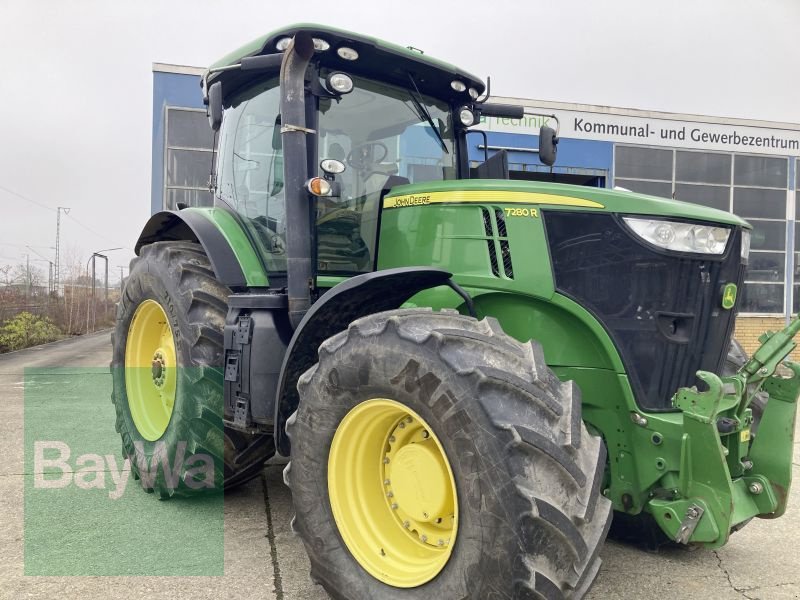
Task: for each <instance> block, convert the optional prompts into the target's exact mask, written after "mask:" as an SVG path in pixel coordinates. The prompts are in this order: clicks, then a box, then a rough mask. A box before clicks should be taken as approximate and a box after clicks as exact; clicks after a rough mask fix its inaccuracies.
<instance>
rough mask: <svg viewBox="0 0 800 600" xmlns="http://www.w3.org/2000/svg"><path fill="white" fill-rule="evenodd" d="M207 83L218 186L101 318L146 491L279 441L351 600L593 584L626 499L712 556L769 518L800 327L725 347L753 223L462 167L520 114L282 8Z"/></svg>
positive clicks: (638, 518) (454, 76) (310, 543)
mask: <svg viewBox="0 0 800 600" xmlns="http://www.w3.org/2000/svg"><path fill="white" fill-rule="evenodd" d="M202 85H203V94H204V97H205V101H206V104H207V107H208V116H209V120H210V124H211V127H212V129H213V130H214V131H215V132H218V144H217V148H216V153H215V161H214V169H213V178H212V183H211V185H212V187H213V191H214V196H215V205H214V206H213V207H206V208H198V207H178V210H175V211H166V212H160V213H158V214H156V215H154V216H153V217H152V218H151V219H150V220H149V222H148V223H147V224H146V225H145V227H144V230H143V231H142V234H141V237H140V238H139V240H138V243H137V245H136V250H137V254H138V258H136V259H135V260H134V261H133V262H132V264H131V271H130V278H129V280H128V282H127V285H126V287H125V290H124V294H123V297H122V301H121V303H120V306H119V313H118V322H117V327H116V332H115V338H114V357H113V365H112V366H113V367H114V368H113V371H114V392H113V394H114V395H113V399H114V403H115V405H116V411H117V423H116V425H117V430H118V431H119V433H120V434H121V436H122V442H123V449H124V452H125V454H126V455H127V456H128V457H130V458H131V461H132V468H133V471H134V474H135V475H138V476H140V477H141V479H142V483H143V485H144V487H146V488H147V489H148V490H150V491H153V492H155V493H156V494H157V495H158V496H160V497H162V498H168V497H170V496H173V495H188V494H194V493H200V492H205V491H208V489H209V488H215V489H219V488H220V487H222V486H223V485H225V486H232V485H236V484H239V483H242V482H244V481H246V480H248V479H250V478H252V477H254V476H256V475H258V473H259V472H260V470H261V469H262V466H263V464H264V462H265V460H266V459H268V458H269V457H271V456H272V455H273V454H274V453H275V452H276V451H277V452H279V453H280V454H282V455H284V456H287V457H290V462H289V464H288V466H287V467H286V470H285V481H286V484H287V485H288V486H289V487H290V488H291V491H292V497H293V503H294V509H295V513H296V517H295V520H294V523H293V526H294V529H295V531H296V532H297V533H298V534H299V536H300V537H301V538H302V541H303V543H304V544H305V547H306V550H307V551H308V555H309V558H310V561H311V575H312V577H313V578H314V580H315V581H317V582H319V583H320V584H321V585H323V586H324V587H325V589H326V590H327V591H328V593H329V594H330V595H331V596H332V597H334V598H347V599H368V598H381V599H397V600H410V599H414V598H426V599H428V598H441V599H448V600H449V599H461V598H474V599H499V598H519V599H528V598H547V599H553V598H581V597H582V596H583V595H584V594H585V593H586V591H587V590H588V589H589V587H590V586H591V584H592V582H593V580H594V579H595V576H596V575H597V573H598V569H599V568H600V558H599V552H600V548H601V546H602V544H603V542H604V540H605V538H606V535H607V532H608V530H609V527H610V526H611V521H612V516H613V518H614V521H615V528H616V527H617V526H618V525H619V526H620V527H621V528H622V530H624V531H627V532H629V534H630V532H634V535H638V536H640V537H642V538H644V537H649V538H652V539H653V540H656V541H657V542H661V541H667V542H672V543H679V544H691V545H702V546H705V547H708V548H717V547H719V546H722V545H723V544H725V543H726V542H727V541H728V538H729V537H730V535H731V534H732V532H735V531H736V530H738V529H739V528H741V527H743V526H744V525H745V524H746V523H747V522H748V521H750V520H751V519H752V518H754V517H760V518H767V519H771V518H775V517H778V516H780V515H781V514H782V513H783V512H784V510H785V508H786V503H787V496H788V493H789V486H790V480H791V455H792V444H793V435H794V420H795V408H796V402H797V397H798V392H800V366H798V365H797V364H794V363H791V362H785V358H786V356H787V355H788V353H789V352H790V351H791V350H792V349H793V348H794V347H795V344H794V342H793V341H792V338H793V336H794V335H795V333H797V331H798V329H800V322H798V321H795V322H793V323H791V324H790V325H789V326H788V327H787V328H786V329H785V330H783V331H780V332H777V333H766V334H764V336H762V346H761V347H760V348H759V349H758V350H757V351H756V352H755V353H754V354H753V356H752V357H747V356H746V355H744V354H743V352H742V351H741V349H740V348H738V347H737V346H736V345H735V344H734V342H733V341H732V333H733V327H734V318H735V316H736V312H737V290H738V289H739V287H740V286H741V282H742V276H743V273H744V270H745V267H746V265H747V259H748V251H749V240H750V226H749V225H748V224H747V223H746V222H745V221H743V220H741V219H739V218H738V217H736V216H734V215H732V214H729V213H726V212H721V211H718V210H712V209H709V208H705V207H702V206H698V205H694V204H688V203H682V202H677V201H671V200H665V199H661V198H654V197H650V196H644V195H640V194H634V193H630V192H625V191H619V190H608V189H596V188H588V187H578V186H570V185H556V184H548V183H539V182H530V181H511V180H509V179H508V163H507V157H506V156H505V155H504V154H503V153H502V152H501V153H498V154H495V155H493V156H491V157H490V156H485V157H484V158H485V160H484V161H482V162H481V161H479V162H480V164H477V166H476V165H472V166H471V165H470V161H469V159H468V152H467V148H468V146H467V138H468V134H470V133H471V132H473V131H474V130H475V129H476V128H475V126H476V125H479V123H480V121H481V119H482V118H483V117H505V118H511V119H519V118H522V117H523V116H524V114H525V112H526V110H527V109H524V108H522V107H519V106H511V105H501V104H493V103H491V102H487V99H488V98H487V96H488V94H487V91H486V89H485V86H484V84H483V83H482V82H481V81H480V80H479V79H478V78H476V77H474V76H472V75H470V74H469V73H466V72H464V71H462V70H460V69H458V68H456V67H454V66H452V65H449V64H446V63H443V62H440V61H438V60H434V59H432V58H430V57H428V56H427V55H425V54H423V53H422V52H420V51H418V50H415V49H412V48H403V47H400V46H395V45H393V44H389V43H386V42H383V41H381V40H378V39H375V38H371V37H366V36H363V35H357V34H354V33H350V32H347V31H341V30H337V29H332V28H329V27H323V26H318V25H297V26H292V27H287V28H285V29H281V30H279V31H276V32H273V33H270V34H268V35H266V36H264V37H262V38H259V39H258V40H255V41H254V42H252V43H250V44H248V45H246V46H244V47H242V48H240V49H239V50H237V51H235V52H233V53H232V54H230V55H228V56H226V57H225V58H223V59H222V60H220V61H219V62H218V63H216V64H215V65H214V66H212V67H211V68H210V69H208V71H207V73H206V74H205V75H204V77H203V81H202ZM548 123H549V124H551V125H554V127H553V128H551V127H549V126H547V127H544V128H543V129H542V130H541V132H540V136H539V145H540V147H539V156H540V160H541V161H542V162H543V163H544V164H549V165H552V164H553V161H554V160H555V154H556V152H555V151H556V148H557V146H556V144H557V141H558V137H557V134H558V131H557V127H556V126H555V125H556V121H555V120H550V121H548ZM478 135H480V134H479V133H478ZM475 141H478V142H479V141H480V139H478V140H475ZM473 143H474V142H473ZM484 146H485V143H484ZM190 456H191V457H205V463H203V464H200V463H198V462H195V463H192V462H191V461H189V460H183V459H184V458H185V457H190ZM153 464H155V465H157V466H159V470H158V472H157V474H156V476H155V477H144V475H145V474H144V473H143V469H146V468H148V465H153ZM164 464H169V465H175V464H178V465H179V469H178V471H177V475H176V473H167V472H166V471H167V469H161V468H160V465H164ZM198 465H199V466H198ZM201 467H203V468H201ZM623 526H624V527H623ZM635 532H639V533H635Z"/></svg>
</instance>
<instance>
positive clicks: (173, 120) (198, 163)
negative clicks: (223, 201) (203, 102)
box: [164, 107, 214, 210]
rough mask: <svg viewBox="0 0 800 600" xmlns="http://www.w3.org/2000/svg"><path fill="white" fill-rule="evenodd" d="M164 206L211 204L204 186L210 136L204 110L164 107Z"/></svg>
mask: <svg viewBox="0 0 800 600" xmlns="http://www.w3.org/2000/svg"><path fill="white" fill-rule="evenodd" d="M165 129H166V135H165V136H164V137H165V140H164V142H165V149H164V154H165V156H166V160H165V161H164V208H165V209H166V210H176V209H177V208H178V207H179V206H212V205H213V204H214V200H213V196H212V194H211V192H210V191H209V189H208V180H209V176H210V174H211V167H212V164H211V161H212V159H213V151H212V150H213V145H214V135H213V131H211V128H210V127H209V126H208V118H207V117H206V113H205V111H204V110H197V109H191V108H177V107H167V114H166V120H165Z"/></svg>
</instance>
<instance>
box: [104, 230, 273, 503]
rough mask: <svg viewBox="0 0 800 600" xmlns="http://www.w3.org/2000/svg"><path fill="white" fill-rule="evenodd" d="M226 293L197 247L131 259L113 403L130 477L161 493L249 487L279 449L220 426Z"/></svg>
mask: <svg viewBox="0 0 800 600" xmlns="http://www.w3.org/2000/svg"><path fill="white" fill-rule="evenodd" d="M229 293H230V291H229V290H228V288H227V287H225V286H223V285H222V284H220V283H219V282H218V281H216V279H215V277H214V272H213V270H212V268H211V265H210V263H209V261H208V257H207V256H206V254H205V252H204V251H203V249H202V247H201V246H200V245H199V244H194V243H190V242H157V243H154V244H150V245H148V246H145V247H144V248H142V252H141V257H139V258H136V259H134V260H133V261H132V262H131V271H130V276H129V278H128V280H127V282H126V285H125V289H124V292H123V295H122V298H121V300H120V303H119V308H118V312H117V325H116V329H115V331H114V334H113V344H112V345H113V357H112V363H111V371H112V375H113V385H114V389H113V393H112V401H113V402H114V406H115V409H116V429H117V431H118V432H119V434H120V436H121V437H122V450H123V455H124V456H125V457H127V458H129V459H130V461H131V471H132V473H133V474H134V477H136V478H138V479H140V480H141V483H142V487H144V488H145V489H147V490H148V491H154V492H156V493H157V494H158V496H159V497H161V498H169V497H170V496H173V495H175V494H177V495H188V494H192V493H196V492H201V491H203V490H209V489H220V488H221V487H223V486H224V487H232V486H234V485H238V484H241V483H244V482H245V481H248V480H249V479H252V478H253V477H256V476H257V475H258V473H259V472H260V470H261V467H262V466H263V464H264V462H265V461H266V460H267V459H268V458H269V457H270V456H272V455H273V454H274V451H275V447H274V443H273V439H272V436H257V435H249V434H245V433H241V432H238V431H231V430H227V429H225V428H224V427H223V423H222V370H221V366H222V352H223V348H222V343H223V337H222V332H223V328H224V326H225V316H226V313H227V299H228V294H229ZM192 457H194V458H192ZM165 463H166V466H165ZM176 465H180V466H179V467H178V468H177V469H176Z"/></svg>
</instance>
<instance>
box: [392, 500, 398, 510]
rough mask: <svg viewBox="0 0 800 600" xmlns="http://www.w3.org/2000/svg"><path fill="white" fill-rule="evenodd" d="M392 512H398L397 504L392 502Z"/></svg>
mask: <svg viewBox="0 0 800 600" xmlns="http://www.w3.org/2000/svg"><path fill="white" fill-rule="evenodd" d="M392 510H397V502H392Z"/></svg>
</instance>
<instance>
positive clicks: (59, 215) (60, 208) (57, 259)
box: [53, 206, 69, 296]
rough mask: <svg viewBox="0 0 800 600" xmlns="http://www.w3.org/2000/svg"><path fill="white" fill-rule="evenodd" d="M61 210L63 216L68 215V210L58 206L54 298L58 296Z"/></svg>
mask: <svg viewBox="0 0 800 600" xmlns="http://www.w3.org/2000/svg"><path fill="white" fill-rule="evenodd" d="M62 210H63V211H64V214H65V215H68V214H69V208H67V207H64V206H59V207H58V211H57V214H56V266H55V273H54V276H53V289H54V290H55V292H56V296H58V284H59V282H60V279H61V211H62Z"/></svg>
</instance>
